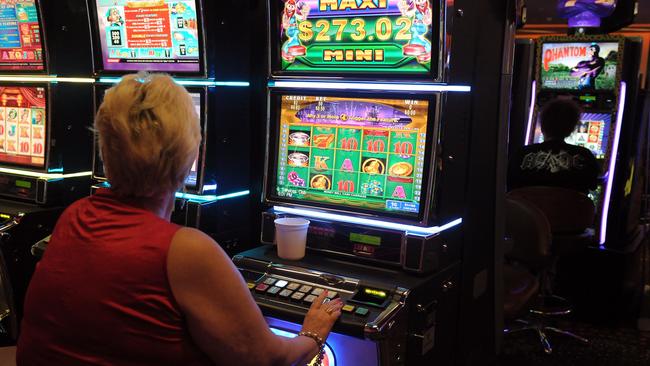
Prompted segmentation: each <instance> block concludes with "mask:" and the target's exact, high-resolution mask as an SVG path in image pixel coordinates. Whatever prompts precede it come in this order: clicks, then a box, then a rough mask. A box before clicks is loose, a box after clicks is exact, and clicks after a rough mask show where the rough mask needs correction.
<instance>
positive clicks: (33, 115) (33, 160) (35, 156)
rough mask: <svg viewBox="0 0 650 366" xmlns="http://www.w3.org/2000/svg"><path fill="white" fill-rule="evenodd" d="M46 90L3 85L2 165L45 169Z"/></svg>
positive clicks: (0, 107) (0, 93)
mask: <svg viewBox="0 0 650 366" xmlns="http://www.w3.org/2000/svg"><path fill="white" fill-rule="evenodd" d="M47 123H48V121H47V89H46V88H44V87H19V86H0V164H1V165H13V166H21V167H26V168H44V167H45V152H46V147H47V127H48V126H47Z"/></svg>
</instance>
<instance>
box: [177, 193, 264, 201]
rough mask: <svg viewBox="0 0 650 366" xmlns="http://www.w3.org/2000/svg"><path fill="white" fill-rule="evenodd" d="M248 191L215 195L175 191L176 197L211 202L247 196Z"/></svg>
mask: <svg viewBox="0 0 650 366" xmlns="http://www.w3.org/2000/svg"><path fill="white" fill-rule="evenodd" d="M250 193H251V192H250V191H241V192H234V193H228V194H223V195H220V196H217V195H198V194H191V193H183V192H176V198H181V199H186V200H191V201H197V202H212V201H223V200H227V199H230V198H237V197H242V196H248V195H249V194H250Z"/></svg>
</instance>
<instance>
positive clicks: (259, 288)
mask: <svg viewBox="0 0 650 366" xmlns="http://www.w3.org/2000/svg"><path fill="white" fill-rule="evenodd" d="M268 288H269V285H267V284H265V283H260V284H259V285H257V286H255V291H257V292H264V291H266V290H267V289H268Z"/></svg>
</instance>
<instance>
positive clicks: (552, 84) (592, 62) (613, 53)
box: [540, 42, 618, 91]
mask: <svg viewBox="0 0 650 366" xmlns="http://www.w3.org/2000/svg"><path fill="white" fill-rule="evenodd" d="M617 67H618V42H581V43H544V44H542V59H541V65H540V69H541V75H540V77H541V87H542V89H562V90H592V91H593V90H613V89H614V87H615V84H616V73H617Z"/></svg>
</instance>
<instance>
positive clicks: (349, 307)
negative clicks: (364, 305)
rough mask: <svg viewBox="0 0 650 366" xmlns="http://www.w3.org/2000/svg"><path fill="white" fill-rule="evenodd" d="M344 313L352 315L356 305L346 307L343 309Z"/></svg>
mask: <svg viewBox="0 0 650 366" xmlns="http://www.w3.org/2000/svg"><path fill="white" fill-rule="evenodd" d="M341 310H343V312H344V313H351V312H352V311H353V310H354V305H345V306H343V307H342V308H341Z"/></svg>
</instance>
